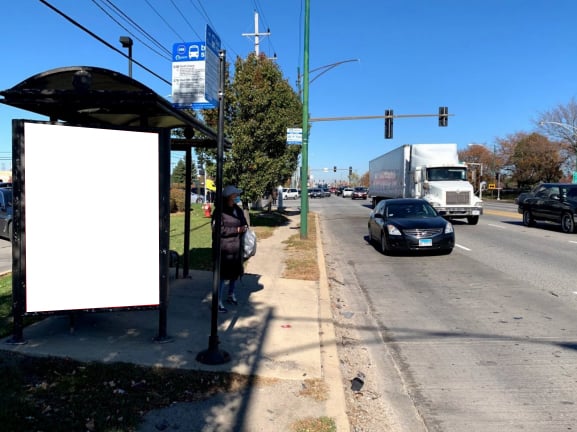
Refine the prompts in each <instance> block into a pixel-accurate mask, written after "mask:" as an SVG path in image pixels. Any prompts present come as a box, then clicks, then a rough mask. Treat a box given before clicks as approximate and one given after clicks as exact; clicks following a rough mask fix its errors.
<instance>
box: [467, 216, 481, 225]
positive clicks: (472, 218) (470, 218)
mask: <svg viewBox="0 0 577 432" xmlns="http://www.w3.org/2000/svg"><path fill="white" fill-rule="evenodd" d="M467 222H468V223H469V225H477V224H478V223H479V216H468V217H467Z"/></svg>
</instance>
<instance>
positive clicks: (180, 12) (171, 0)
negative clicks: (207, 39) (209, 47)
mask: <svg viewBox="0 0 577 432" xmlns="http://www.w3.org/2000/svg"><path fill="white" fill-rule="evenodd" d="M170 3H172V5H173V6H174V8H175V9H176V10H177V11H178V13H179V14H180V16H181V17H182V19H183V20H184V22H185V23H186V24H188V26H189V27H190V29H191V30H192V31H193V32H194V34H195V35H196V36H197V37H198V38H199V39H202V38H201V37H200V35H199V34H198V33H197V31H196V30H195V29H194V27H192V24H190V22H189V21H188V20H187V19H186V16H184V14H183V13H182V11H181V10H180V9H179V8H178V6H177V5H176V3H174V0H170ZM181 42H184V40H183V41H181Z"/></svg>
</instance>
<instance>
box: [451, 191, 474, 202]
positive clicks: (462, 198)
mask: <svg viewBox="0 0 577 432" xmlns="http://www.w3.org/2000/svg"><path fill="white" fill-rule="evenodd" d="M446 198H447V205H452V204H469V192H468V191H467V192H447V195H446Z"/></svg>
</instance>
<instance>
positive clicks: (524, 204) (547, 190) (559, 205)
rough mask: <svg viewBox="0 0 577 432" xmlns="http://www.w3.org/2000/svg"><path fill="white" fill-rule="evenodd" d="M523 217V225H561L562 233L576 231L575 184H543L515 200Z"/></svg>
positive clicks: (576, 185)
mask: <svg viewBox="0 0 577 432" xmlns="http://www.w3.org/2000/svg"><path fill="white" fill-rule="evenodd" d="M515 202H517V204H518V206H519V207H518V211H519V213H521V214H522V215H523V225H525V226H534V225H536V222H537V221H547V222H554V223H558V224H561V230H562V231H563V232H564V233H573V232H575V231H576V226H577V225H576V224H577V184H572V183H543V184H540V185H538V186H536V187H535V188H534V189H533V190H532V191H531V192H528V193H524V194H521V195H520V196H519V197H518V198H517V199H516V200H515Z"/></svg>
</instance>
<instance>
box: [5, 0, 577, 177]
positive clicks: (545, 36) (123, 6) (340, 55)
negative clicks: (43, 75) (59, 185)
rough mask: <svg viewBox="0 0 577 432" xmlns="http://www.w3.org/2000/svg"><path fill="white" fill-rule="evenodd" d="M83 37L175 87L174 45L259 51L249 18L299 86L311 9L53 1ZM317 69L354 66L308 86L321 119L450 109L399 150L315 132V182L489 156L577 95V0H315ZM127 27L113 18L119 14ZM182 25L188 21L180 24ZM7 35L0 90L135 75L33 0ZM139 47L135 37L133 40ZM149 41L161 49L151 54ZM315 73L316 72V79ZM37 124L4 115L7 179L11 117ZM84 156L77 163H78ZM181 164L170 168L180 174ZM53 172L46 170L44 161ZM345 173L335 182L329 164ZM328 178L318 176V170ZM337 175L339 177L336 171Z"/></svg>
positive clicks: (288, 0)
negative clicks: (403, 160)
mask: <svg viewBox="0 0 577 432" xmlns="http://www.w3.org/2000/svg"><path fill="white" fill-rule="evenodd" d="M48 1H49V3H50V4H52V5H53V6H55V7H56V8H58V9H60V10H62V11H63V12H64V13H66V14H67V15H69V16H70V17H72V18H73V19H74V20H76V21H78V22H79V23H80V24H82V25H83V26H85V27H87V28H88V29H90V30H91V31H92V32H94V33H96V34H97V35H98V36H100V37H101V38H103V39H105V40H106V41H108V42H109V43H110V44H112V45H113V46H115V47H117V48H119V49H121V50H122V51H124V52H126V50H124V49H122V47H121V45H120V43H119V42H118V38H119V36H123V35H127V36H131V37H132V39H133V40H134V48H133V57H134V59H135V60H136V61H138V62H140V63H143V64H144V65H146V66H147V67H148V68H150V69H152V70H153V71H155V72H156V73H157V74H159V75H161V76H162V77H164V79H166V80H168V81H170V80H171V57H170V54H169V53H168V52H169V51H170V50H171V48H172V44H173V43H175V42H180V41H197V40H201V39H203V38H204V32H205V26H206V24H209V25H210V26H211V27H212V28H213V29H214V30H215V31H216V32H217V34H218V35H219V36H220V37H221V39H222V42H223V48H224V49H226V51H227V58H228V60H229V61H231V62H233V61H234V58H235V57H236V56H241V57H243V58H244V57H246V56H247V54H248V53H249V52H251V51H253V50H254V38H250V37H246V36H242V34H243V33H253V32H254V30H255V29H254V12H255V11H257V12H258V13H259V18H260V19H259V27H260V28H259V30H260V31H261V32H263V31H266V30H267V29H270V32H271V35H270V36H267V37H261V44H260V51H261V52H263V53H265V54H267V55H269V56H271V57H272V56H273V55H274V54H275V53H276V55H277V61H278V64H279V66H280V68H281V70H282V72H283V74H284V76H285V77H286V78H287V80H288V81H289V82H290V83H291V84H292V85H293V86H294V87H295V88H296V80H297V71H298V68H299V67H300V68H301V69H300V70H301V72H302V64H303V63H302V62H303V44H304V42H303V32H304V30H303V28H304V0H138V1H135V0H75V1H71V0H48ZM310 3H311V6H310V10H311V25H310V62H309V65H310V69H311V70H313V69H315V68H318V67H321V66H324V65H329V64H332V63H335V62H340V61H343V60H348V59H359V61H358V62H352V63H346V64H342V65H340V66H338V67H336V68H334V69H332V70H330V71H329V72H327V73H325V74H323V75H322V76H319V77H318V79H316V80H315V81H314V82H312V83H311V85H310V103H309V107H310V108H309V110H310V115H311V117H313V118H316V117H342V116H370V115H383V113H384V110H385V109H393V110H394V113H395V115H403V114H435V113H437V111H438V107H439V106H448V108H449V113H451V114H454V116H452V117H450V118H449V126H448V127H445V128H440V127H438V125H437V124H438V123H437V118H436V117H430V118H407V119H402V118H399V119H396V120H395V122H394V139H392V140H385V139H384V125H383V120H381V119H379V120H357V121H340V122H317V123H313V125H312V129H311V134H310V142H309V166H310V168H311V169H312V170H313V171H312V173H313V175H314V177H315V178H316V179H318V180H326V181H331V180H333V179H334V178H335V177H337V178H345V177H346V172H347V170H348V167H349V166H352V167H353V170H354V171H355V172H357V173H358V174H359V175H362V174H363V173H364V172H366V171H368V162H369V160H370V159H373V158H374V157H376V156H378V155H380V154H382V153H385V152H387V151H389V150H391V149H393V148H395V147H397V146H399V145H401V144H406V143H435V142H436V143H441V142H456V143H458V145H459V147H460V148H465V147H466V146H467V144H468V143H480V144H485V145H487V146H488V147H489V148H492V147H493V144H494V143H495V138H497V137H505V136H507V135H508V134H512V133H515V132H519V131H527V132H528V131H531V130H533V129H534V127H535V126H534V123H533V121H534V119H535V118H536V117H537V116H538V115H539V113H540V112H542V111H547V110H550V109H552V108H554V107H556V106H557V105H559V104H565V103H567V102H569V101H570V100H571V98H573V97H575V94H576V88H577V64H576V63H577V25H575V18H576V17H577V1H574V0H444V1H435V0H378V1H377V0H374V1H364V2H352V1H344V0H310ZM97 5H101V6H102V8H104V9H105V10H107V11H108V12H109V13H112V10H114V9H111V5H112V6H116V8H118V9H117V10H120V11H122V12H123V13H124V14H125V15H126V16H128V17H130V19H131V20H132V21H133V22H134V23H136V24H137V25H138V26H140V28H142V29H144V30H145V31H146V32H148V34H149V35H151V36H152V37H153V38H154V39H155V40H156V41H158V43H159V44H160V46H161V48H158V47H155V46H154V45H153V44H152V43H151V42H150V41H148V40H146V39H145V38H144V37H143V36H142V34H140V33H138V32H137V30H135V29H134V27H133V26H132V25H130V24H128V23H126V21H121V22H122V24H123V25H124V26H125V28H124V29H123V28H122V27H120V26H119V25H118V24H117V23H115V22H114V21H113V20H112V19H111V18H110V17H109V16H107V15H106V14H105V13H104V12H103V11H102V10H101V9H100V8H99V7H98V6H97ZM114 17H115V18H116V19H117V20H121V18H119V17H118V15H114ZM183 17H184V18H183ZM1 19H2V25H1V26H0V52H1V53H2V61H1V64H2V68H1V70H2V72H1V74H0V89H8V88H10V87H12V86H14V85H15V84H17V83H19V82H21V81H22V80H24V79H26V78H28V77H30V76H32V75H35V74H37V73H40V72H44V71H46V70H49V69H53V68H57V67H63V66H73V65H75V66H78V65H87V66H98V67H104V68H107V69H112V70H116V71H120V72H123V73H126V74H128V61H127V60H126V59H125V58H124V57H122V56H121V55H119V54H118V53H116V52H114V51H113V50H111V49H110V48H108V47H106V46H104V45H102V44H101V43H100V42H98V41H97V40H95V39H93V38H92V37H91V36H89V35H88V34H86V33H84V32H83V31H81V30H80V29H78V28H77V27H75V26H73V25H72V24H70V23H69V22H68V21H66V20H65V19H64V18H62V17H61V16H60V15H58V14H57V13H55V12H54V11H52V10H51V9H50V8H48V7H47V6H45V5H44V4H42V3H41V2H40V1H39V0H21V1H4V2H3V4H2V18H1ZM139 39H141V40H139ZM143 42H146V44H148V45H149V46H151V47H155V50H156V52H154V51H153V50H151V49H150V48H148V47H146V46H145V45H144V43H143ZM164 51H166V52H164ZM315 76H316V74H315V73H311V76H310V79H311V80H312V79H313V78H315ZM133 77H134V78H135V79H137V80H139V81H142V82H143V83H144V84H146V85H148V86H149V87H151V88H152V89H154V90H155V91H156V92H157V93H158V94H160V95H162V96H166V95H169V94H170V93H171V88H170V85H168V84H166V83H164V82H163V81H161V80H159V79H158V78H156V77H154V76H152V75H151V74H149V73H148V72H146V71H144V70H143V69H142V68H140V67H138V66H136V65H135V66H134V67H133ZM13 118H30V119H35V118H40V119H44V118H42V117H38V116H34V115H32V114H30V113H28V112H25V111H20V110H16V109H12V108H9V107H6V106H4V105H0V169H3V168H5V169H9V168H10V167H11V162H10V160H11V120H12V119H13ZM80 154H81V152H79V153H78V155H80ZM179 157H180V155H178V154H177V155H175V156H174V157H173V164H174V163H176V161H177V160H178V158H179ZM48 163H49V161H48ZM333 166H337V167H338V168H339V171H338V172H337V174H336V175H335V174H333V172H332V167H333ZM325 167H326V168H330V172H329V173H323V172H322V169H323V168H325ZM341 170H342V171H341Z"/></svg>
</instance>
